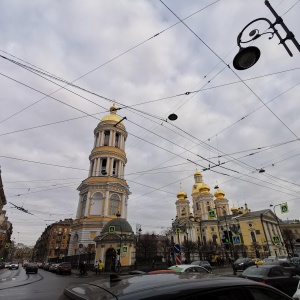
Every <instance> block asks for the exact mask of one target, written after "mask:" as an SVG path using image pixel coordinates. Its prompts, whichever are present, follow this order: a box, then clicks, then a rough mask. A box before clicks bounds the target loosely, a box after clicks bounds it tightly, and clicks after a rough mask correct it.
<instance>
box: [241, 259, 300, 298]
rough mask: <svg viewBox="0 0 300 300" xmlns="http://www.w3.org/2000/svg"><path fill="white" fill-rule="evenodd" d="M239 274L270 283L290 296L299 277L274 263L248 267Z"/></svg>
mask: <svg viewBox="0 0 300 300" xmlns="http://www.w3.org/2000/svg"><path fill="white" fill-rule="evenodd" d="M241 276H242V277H243V278H248V279H251V280H255V281H258V282H262V283H264V284H268V285H271V286H273V287H275V288H277V289H278V290H280V291H282V292H284V293H286V294H287V295H289V296H291V297H292V296H293V295H294V294H295V292H296V289H297V286H298V283H299V277H297V276H294V275H293V274H292V272H290V271H288V270H286V269H284V268H282V267H280V266H274V265H265V264H264V265H262V266H255V267H250V268H248V269H247V270H245V271H244V272H243V273H242V275H241Z"/></svg>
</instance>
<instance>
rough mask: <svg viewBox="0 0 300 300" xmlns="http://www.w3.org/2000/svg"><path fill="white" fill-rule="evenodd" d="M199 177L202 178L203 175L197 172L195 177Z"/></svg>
mask: <svg viewBox="0 0 300 300" xmlns="http://www.w3.org/2000/svg"><path fill="white" fill-rule="evenodd" d="M198 176H200V177H202V174H201V172H200V171H198V170H197V171H196V172H195V174H194V177H198Z"/></svg>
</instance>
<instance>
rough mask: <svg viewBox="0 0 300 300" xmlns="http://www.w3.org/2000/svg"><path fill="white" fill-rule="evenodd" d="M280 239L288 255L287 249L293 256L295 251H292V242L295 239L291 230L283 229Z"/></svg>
mask: <svg viewBox="0 0 300 300" xmlns="http://www.w3.org/2000/svg"><path fill="white" fill-rule="evenodd" d="M282 237H283V240H284V244H285V247H286V249H287V251H288V253H289V248H290V249H291V252H292V254H293V256H294V254H295V251H294V240H295V239H296V236H295V234H294V233H293V232H292V230H291V229H283V230H282Z"/></svg>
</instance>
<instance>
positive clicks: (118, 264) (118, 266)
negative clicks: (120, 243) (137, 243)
mask: <svg viewBox="0 0 300 300" xmlns="http://www.w3.org/2000/svg"><path fill="white" fill-rule="evenodd" d="M117 272H118V273H121V262H120V261H119V260H118V262H117Z"/></svg>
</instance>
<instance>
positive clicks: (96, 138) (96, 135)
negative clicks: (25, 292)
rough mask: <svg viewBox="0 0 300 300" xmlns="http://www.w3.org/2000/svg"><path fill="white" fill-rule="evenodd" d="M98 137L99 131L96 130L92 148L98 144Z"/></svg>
mask: <svg viewBox="0 0 300 300" xmlns="http://www.w3.org/2000/svg"><path fill="white" fill-rule="evenodd" d="M98 139H99V132H97V133H96V134H95V143H94V148H96V147H97V144H98Z"/></svg>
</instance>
